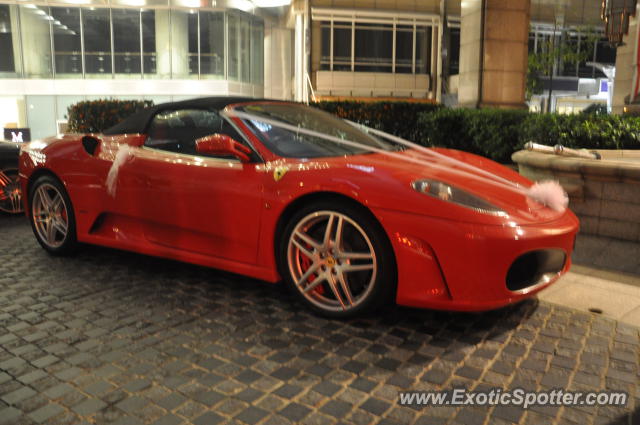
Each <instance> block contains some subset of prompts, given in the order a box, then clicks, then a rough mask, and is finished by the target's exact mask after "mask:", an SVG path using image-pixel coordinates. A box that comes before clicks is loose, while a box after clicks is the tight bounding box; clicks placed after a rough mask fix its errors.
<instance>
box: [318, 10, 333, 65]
mask: <svg viewBox="0 0 640 425" xmlns="http://www.w3.org/2000/svg"><path fill="white" fill-rule="evenodd" d="M320 34H321V41H320V43H321V44H322V46H321V50H320V69H321V70H323V71H327V70H329V69H330V68H331V23H330V22H322V23H321V27H320Z"/></svg>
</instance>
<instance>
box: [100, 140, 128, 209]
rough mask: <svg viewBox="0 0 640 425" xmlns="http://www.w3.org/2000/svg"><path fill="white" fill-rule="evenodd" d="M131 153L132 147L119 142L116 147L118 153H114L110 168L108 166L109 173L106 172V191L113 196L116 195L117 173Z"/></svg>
mask: <svg viewBox="0 0 640 425" xmlns="http://www.w3.org/2000/svg"><path fill="white" fill-rule="evenodd" d="M132 154H133V148H132V147H131V146H129V145H127V144H126V143H122V144H120V146H119V147H118V153H116V157H115V159H114V160H113V163H112V164H111V168H109V174H107V181H106V186H107V193H108V194H109V195H110V196H111V197H113V198H115V196H116V188H117V184H118V173H119V171H120V168H121V167H122V166H123V165H124V163H125V162H127V160H129V158H130V155H132Z"/></svg>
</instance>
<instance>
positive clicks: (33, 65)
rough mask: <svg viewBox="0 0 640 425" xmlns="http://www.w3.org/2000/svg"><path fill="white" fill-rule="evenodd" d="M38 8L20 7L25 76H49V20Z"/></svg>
mask: <svg viewBox="0 0 640 425" xmlns="http://www.w3.org/2000/svg"><path fill="white" fill-rule="evenodd" d="M36 10H38V9H28V8H26V7H21V13H20V27H21V33H22V34H21V35H22V36H21V40H22V56H23V65H24V73H25V77H40V78H46V77H50V76H51V37H50V33H49V21H48V20H47V19H45V16H44V15H39V14H36V13H35V11H36Z"/></svg>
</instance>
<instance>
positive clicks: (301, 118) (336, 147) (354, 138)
mask: <svg viewBox="0 0 640 425" xmlns="http://www.w3.org/2000/svg"><path fill="white" fill-rule="evenodd" d="M235 110H237V111H240V112H245V113H248V114H253V115H256V116H260V117H264V118H267V119H269V120H274V121H279V122H282V123H283V124H287V125H289V126H294V127H297V128H303V129H305V130H310V131H313V132H316V133H321V134H325V135H328V136H333V137H337V138H339V139H341V140H347V141H350V142H355V143H358V144H360V145H363V146H370V147H372V148H374V149H383V150H394V149H396V146H395V145H393V144H391V143H387V142H385V141H383V140H380V139H378V138H377V137H374V136H372V135H369V134H367V133H365V132H363V131H361V130H359V129H358V128H356V127H354V126H353V125H351V124H349V123H347V122H345V121H343V120H341V119H340V118H338V117H335V116H334V115H331V114H329V113H326V112H324V111H321V110H319V109H315V108H311V107H308V106H304V105H296V104H287V103H257V104H251V105H243V106H239V107H237V108H235ZM244 122H245V123H246V124H247V125H248V126H249V128H250V129H251V130H252V131H253V132H254V133H255V134H256V135H257V136H258V137H259V138H260V140H261V141H262V142H263V143H264V144H265V146H266V147H267V148H268V149H269V150H271V151H272V152H273V153H275V154H276V155H279V156H282V157H287V158H318V157H328V156H344V155H356V154H362V153H369V152H372V150H371V149H365V148H364V147H355V146H348V145H346V144H343V143H339V142H336V141H331V140H328V139H325V138H322V137H318V136H311V135H309V134H304V133H302V132H299V131H292V130H288V129H285V128H281V127H277V126H275V125H271V124H269V123H265V122H262V121H259V120H250V119H249V120H247V119H245V120H244Z"/></svg>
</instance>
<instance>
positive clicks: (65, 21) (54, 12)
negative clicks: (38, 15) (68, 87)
mask: <svg viewBox="0 0 640 425" xmlns="http://www.w3.org/2000/svg"><path fill="white" fill-rule="evenodd" d="M51 16H52V17H53V18H54V19H55V21H54V22H59V23H60V24H59V25H54V27H53V49H54V56H55V64H56V76H57V77H63V76H64V74H70V76H75V75H74V74H82V51H81V41H80V9H78V8H70V7H52V8H51Z"/></svg>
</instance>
